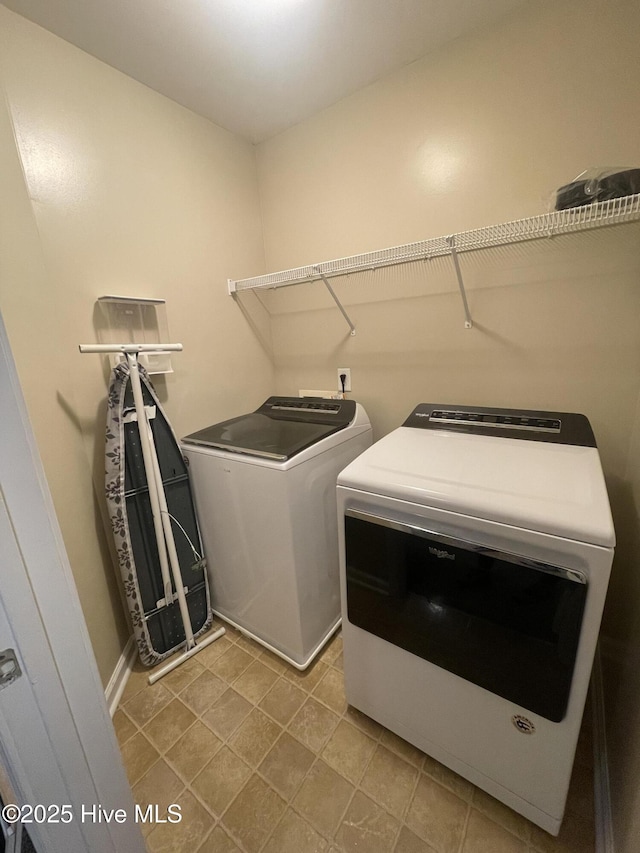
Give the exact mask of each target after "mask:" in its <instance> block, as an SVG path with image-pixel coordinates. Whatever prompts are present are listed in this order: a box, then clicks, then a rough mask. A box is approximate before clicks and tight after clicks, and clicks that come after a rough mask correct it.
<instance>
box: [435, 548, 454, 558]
mask: <svg viewBox="0 0 640 853" xmlns="http://www.w3.org/2000/svg"><path fill="white" fill-rule="evenodd" d="M429 553H430V554H433V556H434V557H437V558H438V559H439V560H455V558H456V555H455V554H450V553H449V551H443V550H442V549H441V548H432V547H429Z"/></svg>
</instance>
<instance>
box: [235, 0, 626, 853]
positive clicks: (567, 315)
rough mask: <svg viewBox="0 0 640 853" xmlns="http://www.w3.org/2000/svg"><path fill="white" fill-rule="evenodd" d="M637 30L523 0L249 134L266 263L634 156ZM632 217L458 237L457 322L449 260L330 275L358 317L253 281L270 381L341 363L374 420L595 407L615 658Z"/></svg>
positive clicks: (591, 5) (356, 244) (322, 254)
mask: <svg viewBox="0 0 640 853" xmlns="http://www.w3.org/2000/svg"><path fill="white" fill-rule="evenodd" d="M638 43H640V6H639V5H638V3H637V2H635V0H634V2H619V0H613V2H610V1H609V2H605V1H604V0H588V2H582V0H563V2H546V3H545V2H543V3H535V4H528V6H527V8H526V9H523V10H521V11H518V12H517V13H515V14H514V15H512V16H511V17H510V18H508V19H505V21H504V22H503V23H502V24H500V25H498V26H496V27H494V28H492V29H490V30H486V31H479V32H476V33H475V34H473V35H471V36H468V37H464V38H461V39H459V40H458V41H456V42H455V43H453V44H452V45H450V46H448V47H447V48H446V49H443V50H441V51H439V52H438V53H434V54H433V55H431V56H428V57H426V58H424V59H422V60H421V61H418V62H416V63H414V64H412V65H410V66H408V67H407V68H405V69H403V70H401V71H399V72H397V73H395V74H393V75H390V76H389V77H387V78H385V79H384V80H381V81H379V82H378V83H376V84H374V85H372V86H370V87H368V88H367V89H365V90H363V91H361V92H358V93H357V94H355V95H353V96H351V97H349V98H347V99H345V100H344V101H342V102H340V103H339V104H336V105H335V106H333V107H331V108H329V109H327V110H325V111H324V112H322V113H321V114H319V115H317V116H315V117H314V118H312V119H310V120H308V121H306V122H304V123H302V124H300V125H298V126H297V127H294V128H292V129H290V130H288V131H286V132H284V133H282V134H281V135H279V136H277V137H275V138H273V139H271V140H269V141H267V142H265V143H263V144H261V145H260V146H258V170H259V180H260V195H261V206H262V213H263V222H264V232H265V252H266V260H267V268H268V269H269V270H277V269H286V268H288V267H291V266H297V265H303V264H309V263H314V262H318V261H321V260H328V259H330V258H335V257H341V256H344V255H350V254H355V253H358V252H361V251H368V250H374V249H379V248H384V247H385V246H390V245H391V246H392V245H398V244H402V243H406V242H410V241H413V240H419V239H425V238H428V237H435V236H439V235H443V234H448V233H451V232H453V231H460V230H464V229H468V228H473V227H478V226H483V225H489V224H492V223H497V222H500V221H506V220H510V219H515V218H519V217H524V216H528V215H531V214H537V213H540V212H543V211H545V210H546V209H547V207H548V203H549V197H550V195H551V193H552V191H553V190H554V188H556V187H558V186H560V185H561V184H562V183H565V182H567V181H569V180H571V179H572V178H573V177H574V176H576V175H577V174H578V173H579V172H580V171H582V170H583V169H585V168H588V167H590V166H607V165H611V166H616V165H640V100H639V99H638V97H637V90H638V82H639V81H640V53H639V52H638V49H637V45H638ZM639 237H640V227H639V226H638V225H637V224H635V225H626V226H620V227H618V228H616V229H610V230H608V231H598V232H594V233H591V234H582V235H573V236H570V237H563V238H555V239H553V240H549V241H543V242H537V243H535V244H534V243H529V244H526V245H525V244H520V245H518V246H513V247H508V248H503V249H500V250H492V251H485V252H483V253H476V254H475V255H471V254H467V255H464V256H463V257H462V260H461V263H462V269H463V273H464V276H465V281H466V283H467V286H468V295H469V303H470V308H471V313H472V315H473V318H474V322H475V325H474V328H473V329H472V330H470V331H466V330H465V329H464V328H463V313H462V306H461V303H460V298H459V295H458V293H457V288H456V283H455V278H454V273H453V268H452V266H451V261H450V260H446V259H441V260H433V261H426V262H424V263H421V264H416V265H413V266H412V267H409V266H405V267H398V268H394V269H386V270H379V271H377V272H372V273H367V274H359V275H353V276H351V277H349V278H348V279H336V280H335V281H334V286H335V289H336V291H337V292H338V293H339V295H340V296H341V298H342V299H343V300H344V302H345V305H346V307H347V310H348V311H349V313H350V315H351V316H352V319H353V320H354V321H355V324H356V326H357V334H356V336H355V337H350V336H349V334H348V328H347V326H346V324H345V323H344V320H343V319H342V318H341V316H340V315H339V313H338V311H337V310H336V309H335V307H332V305H331V302H330V299H329V297H328V296H327V295H326V294H323V293H322V286H321V285H316V284H313V285H305V286H300V287H297V288H287V289H283V290H281V291H277V292H270V293H265V294H262V295H261V299H262V300H263V302H264V303H265V304H266V305H267V306H268V308H269V310H270V311H271V312H272V333H273V347H274V359H275V364H276V387H277V391H278V392H280V393H295V392H296V391H297V390H298V389H299V388H326V387H335V384H336V368H337V367H339V366H347V367H351V369H352V382H353V396H354V397H355V398H356V399H358V400H360V401H362V402H363V403H364V404H365V406H366V407H367V409H368V411H369V412H370V415H371V417H372V420H373V423H374V428H375V433H376V435H377V436H381V435H382V434H384V433H385V432H387V431H388V430H390V429H392V428H394V427H395V426H397V425H399V424H400V423H401V422H402V420H403V419H404V418H405V417H406V416H407V414H408V413H409V412H410V411H411V409H412V408H413V406H414V405H415V404H416V403H417V402H420V401H425V402H426V401H432V402H436V401H437V402H449V403H455V402H459V403H468V404H478V405H496V406H520V407H526V408H542V409H559V410H573V411H582V412H584V413H586V414H587V415H588V416H589V418H590V419H591V421H592V423H593V426H594V429H595V431H596V435H597V438H598V442H599V447H600V451H601V455H602V460H603V465H604V468H605V472H606V478H607V484H608V487H609V491H610V496H611V502H612V507H613V512H614V517H615V521H616V528H617V534H618V541H619V546H618V553H617V559H616V563H615V568H614V575H613V579H612V584H611V591H610V596H609V602H608V607H607V612H606V615H605V624H604V629H605V631H606V633H607V634H608V636H609V637H610V638H611V639H612V641H613V642H612V647H613V648H614V649H617V650H618V652H619V658H618V663H619V667H621V666H623V665H624V661H625V660H626V661H627V662H628V664H629V666H630V665H631V662H632V661H636V660H637V659H638V657H640V632H639V630H638V617H639V615H640V603H639V598H638V591H639V590H638V586H639V585H638V582H637V581H636V577H638V576H640V574H639V570H640V565H638V560H637V552H636V550H635V548H634V545H635V544H636V543H637V540H638V531H639V530H640V527H639V524H638V512H637V510H636V504H635V501H634V497H633V491H634V489H635V490H636V491H637V488H638V484H640V479H639V478H640V471H638V469H637V463H636V464H635V466H632V465H631V464H630V460H631V459H633V458H635V454H634V451H633V448H634V447H637V446H638V439H637V435H636V437H635V443H634V422H635V418H636V406H637V403H638V395H639V392H640V372H639V371H638V365H639V361H640V332H639V331H638V323H637V318H638V316H639V315H638V311H639V309H640V289H639V288H638V278H639V275H640V240H639ZM244 298H246V299H248V298H249V295H248V294H247V296H246V297H243V299H244ZM637 431H638V430H637V428H636V433H637ZM618 671H620V670H619V669H618ZM612 672H613V668H612ZM635 680H636V681H637V678H636V679H635ZM608 683H609V684H610V696H611V697H613V696H614V695H619V696H624V704H623V705H622V706H619V707H617V708H616V709H615V714H614V712H613V709H612V708H611V709H610V710H611V713H610V735H611V743H612V778H613V780H614V799H615V800H616V803H617V811H616V832H617V835H618V838H619V841H620V848H619V849H620V850H631V849H632V848H631V847H629V846H628V839H629V838H631V836H630V835H628V828H629V827H630V826H633V825H635V826H636V827H637V826H638V816H637V813H636V802H637V804H638V805H639V806H640V802H638V800H639V797H638V788H637V782H635V783H634V786H633V788H632V790H631V791H629V792H628V794H627V795H626V796H625V797H624V798H622V797H621V796H620V789H621V786H622V783H623V780H625V779H630V778H632V772H631V771H632V770H633V769H635V768H637V766H638V765H639V764H640V692H639V691H638V690H637V689H634V690H627V691H626V692H616V691H617V690H618V691H619V688H620V685H621V681H620V680H618V681H617V682H616V681H615V679H613V680H612V679H610V680H609V681H608ZM625 718H626V719H627V720H632V721H633V723H632V727H631V728H630V729H629V728H623V724H624V720H625ZM623 744H625V746H624V747H623ZM634 822H635V823H634ZM625 839H627V841H626V842H625ZM625 844H626V846H625Z"/></svg>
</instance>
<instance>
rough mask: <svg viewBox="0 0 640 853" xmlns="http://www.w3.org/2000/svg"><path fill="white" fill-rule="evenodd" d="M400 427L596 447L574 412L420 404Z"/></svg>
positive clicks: (583, 419) (586, 425)
mask: <svg viewBox="0 0 640 853" xmlns="http://www.w3.org/2000/svg"><path fill="white" fill-rule="evenodd" d="M403 426H405V427H414V428H416V429H446V430H453V431H455V432H468V433H473V434H475V435H493V436H495V437H502V438H520V439H526V440H528V441H547V442H553V443H556V444H573V445H578V446H580V447H595V446H596V440H595V436H594V434H593V430H592V429H591V424H590V423H589V421H588V419H587V418H586V417H585V415H580V414H576V413H573V412H542V411H532V410H528V409H488V408H483V407H480V406H474V407H469V406H457V405H456V406H451V405H447V404H445V405H442V404H441V403H420V404H419V405H418V406H416V408H415V409H414V410H413V412H412V413H411V414H410V415H409V417H408V418H407V420H406V421H405V422H404V423H403Z"/></svg>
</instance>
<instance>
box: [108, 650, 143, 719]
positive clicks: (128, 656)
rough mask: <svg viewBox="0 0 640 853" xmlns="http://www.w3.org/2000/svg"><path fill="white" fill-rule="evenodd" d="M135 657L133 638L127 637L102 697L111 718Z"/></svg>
mask: <svg viewBox="0 0 640 853" xmlns="http://www.w3.org/2000/svg"><path fill="white" fill-rule="evenodd" d="M135 656H136V646H135V643H134V642H133V636H131V637H129V639H128V641H127V645H126V646H125V647H124V649H123V650H122V654H121V655H120V658H119V660H118V663H117V664H116V668H115V669H114V670H113V674H112V675H111V678H110V679H109V683H108V684H107V686H106V687H105V689H104V697H105V699H106V700H107V707H108V708H109V713H110V714H111V716H112V717H113V715H114V714H115V712H116V708H117V707H118V705H119V703H120V699H121V697H122V694H123V692H124V688H125V686H126V684H127V681H128V680H129V676H130V675H131V667H132V666H133V662H134V660H135Z"/></svg>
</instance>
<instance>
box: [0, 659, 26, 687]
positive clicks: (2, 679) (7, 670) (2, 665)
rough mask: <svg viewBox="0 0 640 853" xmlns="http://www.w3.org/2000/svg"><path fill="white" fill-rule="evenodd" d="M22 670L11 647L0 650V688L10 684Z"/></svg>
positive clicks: (18, 676)
mask: <svg viewBox="0 0 640 853" xmlns="http://www.w3.org/2000/svg"><path fill="white" fill-rule="evenodd" d="M21 675H22V670H21V669H20V664H19V663H18V658H17V657H16V653H15V652H14V650H13V649H5V650H4V651H3V652H0V690H2V689H3V688H4V687H8V685H9V684H12V683H13V682H14V681H15V680H16V678H20V676H21Z"/></svg>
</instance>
